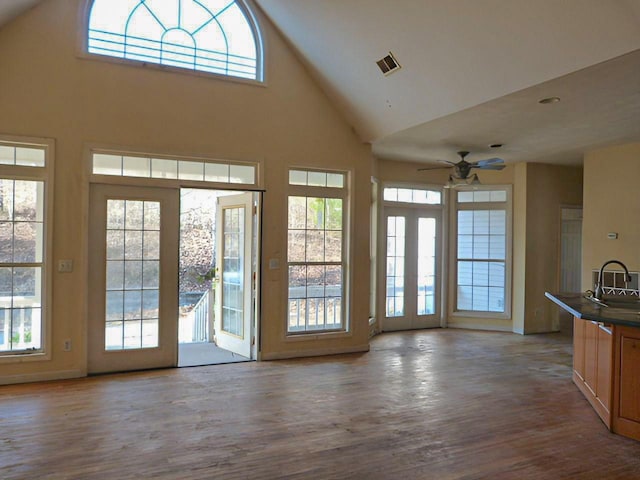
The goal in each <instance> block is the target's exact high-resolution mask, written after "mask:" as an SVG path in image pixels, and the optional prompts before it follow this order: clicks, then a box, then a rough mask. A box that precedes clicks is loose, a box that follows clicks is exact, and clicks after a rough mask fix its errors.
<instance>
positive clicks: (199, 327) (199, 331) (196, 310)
mask: <svg viewBox="0 0 640 480" xmlns="http://www.w3.org/2000/svg"><path fill="white" fill-rule="evenodd" d="M211 305H212V298H211V290H207V291H206V292H204V293H203V294H202V296H201V297H200V300H198V301H197V302H196V304H195V305H194V306H193V308H192V309H191V311H190V312H189V313H187V314H186V315H185V316H184V317H182V318H180V336H179V341H180V343H195V342H208V341H209V317H210V313H211V308H210V307H211Z"/></svg>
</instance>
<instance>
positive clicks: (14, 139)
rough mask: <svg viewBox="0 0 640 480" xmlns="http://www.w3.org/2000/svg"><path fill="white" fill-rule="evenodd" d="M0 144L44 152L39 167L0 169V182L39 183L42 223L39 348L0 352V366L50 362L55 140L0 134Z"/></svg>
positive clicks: (4, 166) (7, 166)
mask: <svg viewBox="0 0 640 480" xmlns="http://www.w3.org/2000/svg"><path fill="white" fill-rule="evenodd" d="M0 144H2V145H6V146H12V147H37V148H42V149H43V150H44V152H45V162H44V166H42V167H29V166H17V165H0V178H6V179H11V180H26V181H36V182H42V183H43V190H44V195H43V201H44V206H43V211H42V215H43V219H42V229H43V233H42V239H43V245H42V247H43V248H42V261H41V262H34V263H40V264H41V265H42V267H41V268H42V275H41V286H42V288H41V345H40V348H39V349H37V350H16V351H5V352H0V364H4V363H17V362H27V361H45V360H51V350H52V337H53V332H52V314H53V312H52V307H51V305H52V298H53V297H52V292H53V262H52V258H53V191H54V185H53V179H54V171H55V170H54V162H55V140H53V139H51V138H41V137H26V136H15V135H3V134H0Z"/></svg>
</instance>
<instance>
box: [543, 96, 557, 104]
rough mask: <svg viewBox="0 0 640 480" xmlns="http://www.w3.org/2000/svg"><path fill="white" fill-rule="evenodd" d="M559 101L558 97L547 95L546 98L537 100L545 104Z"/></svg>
mask: <svg viewBox="0 0 640 480" xmlns="http://www.w3.org/2000/svg"><path fill="white" fill-rule="evenodd" d="M559 101H560V97H547V98H543V99H542V100H538V103H541V104H543V105H547V104H549V103H558V102H559Z"/></svg>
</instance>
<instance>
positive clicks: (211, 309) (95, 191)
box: [88, 184, 260, 373]
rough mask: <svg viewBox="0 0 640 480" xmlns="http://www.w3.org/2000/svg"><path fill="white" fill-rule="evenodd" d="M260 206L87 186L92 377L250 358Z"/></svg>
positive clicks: (201, 194) (246, 197)
mask: <svg viewBox="0 0 640 480" xmlns="http://www.w3.org/2000/svg"><path fill="white" fill-rule="evenodd" d="M259 200H260V199H259V196H258V194H257V193H251V192H242V193H238V192H235V191H228V190H208V189H195V188H156V187H137V186H136V187H132V186H123V185H98V184H94V185H92V186H91V198H90V232H89V242H90V251H91V257H90V265H89V271H90V274H89V282H90V288H89V292H90V293H89V314H90V315H89V325H88V329H89V335H88V371H89V373H106V372H116V371H126V370H140V369H149V368H163V367H175V366H196V365H209V364H217V363H229V362H238V361H250V360H253V359H255V358H256V356H257V346H256V345H257V342H256V337H257V333H258V331H257V330H258V329H257V298H258V293H257V285H258V281H257V280H258V279H257V274H258V268H257V267H258V265H259V258H258V247H259V244H258V235H257V232H258V228H259V225H258V216H257V211H258V206H259Z"/></svg>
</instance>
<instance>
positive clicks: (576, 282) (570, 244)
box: [554, 207, 582, 335]
mask: <svg viewBox="0 0 640 480" xmlns="http://www.w3.org/2000/svg"><path fill="white" fill-rule="evenodd" d="M560 217H561V226H560V266H559V270H560V278H559V282H558V283H559V285H558V286H559V287H560V289H559V291H560V292H565V293H580V292H581V291H582V288H581V287H582V278H581V275H582V208H581V207H563V208H561V210H560ZM556 310H557V311H558V313H557V314H558V317H557V322H558V323H557V325H554V330H560V331H561V332H562V333H565V334H568V335H571V334H572V333H573V317H572V316H571V314H569V313H568V312H566V311H564V310H562V309H556Z"/></svg>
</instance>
